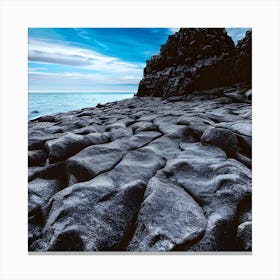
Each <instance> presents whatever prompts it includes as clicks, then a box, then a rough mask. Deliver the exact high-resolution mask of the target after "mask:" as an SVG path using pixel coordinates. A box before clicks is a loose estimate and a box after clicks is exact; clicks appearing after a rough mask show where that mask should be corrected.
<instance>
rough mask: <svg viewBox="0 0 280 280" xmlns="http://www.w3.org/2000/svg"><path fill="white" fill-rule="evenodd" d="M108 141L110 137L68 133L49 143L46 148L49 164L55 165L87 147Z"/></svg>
mask: <svg viewBox="0 0 280 280" xmlns="http://www.w3.org/2000/svg"><path fill="white" fill-rule="evenodd" d="M107 141H108V137H106V136H104V135H103V134H89V135H86V136H81V135H76V134H73V133H68V134H67V135H65V136H63V137H61V138H58V139H53V140H49V141H47V142H46V144H45V147H46V149H47V151H48V152H49V162H50V163H53V162H58V161H62V160H65V159H67V158H69V157H71V156H72V155H74V154H76V153H78V152H79V151H80V150H82V149H84V148H85V147H87V146H90V145H93V144H101V143H105V142H107Z"/></svg>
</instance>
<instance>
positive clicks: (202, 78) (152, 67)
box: [137, 28, 252, 97]
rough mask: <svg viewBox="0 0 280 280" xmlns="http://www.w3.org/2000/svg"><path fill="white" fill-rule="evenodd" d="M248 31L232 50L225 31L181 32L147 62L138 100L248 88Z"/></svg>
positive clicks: (210, 29) (205, 29) (200, 29)
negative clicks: (238, 86)
mask: <svg viewBox="0 0 280 280" xmlns="http://www.w3.org/2000/svg"><path fill="white" fill-rule="evenodd" d="M251 37H252V35H251V31H248V32H247V33H246V37H245V38H244V39H243V40H241V41H239V42H238V44H237V46H236V47H235V46H234V43H233V41H232V39H231V38H230V37H229V36H228V35H227V33H226V30H225V29H224V28H181V29H180V30H179V31H178V32H177V33H176V34H175V35H170V36H169V38H168V40H167V43H166V44H165V45H162V46H161V49H160V54H159V55H155V56H153V57H152V58H151V60H148V61H147V65H146V67H145V69H144V78H143V79H142V80H141V82H140V84H139V88H138V93H137V95H138V96H161V97H166V96H172V95H184V94H186V93H189V92H193V91H195V90H206V89H212V88H217V87H225V86H231V85H233V84H237V83H244V84H246V85H249V86H250V85H251V44H252V43H251Z"/></svg>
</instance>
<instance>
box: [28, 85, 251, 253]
mask: <svg viewBox="0 0 280 280" xmlns="http://www.w3.org/2000/svg"><path fill="white" fill-rule="evenodd" d="M247 91H248V88H239V87H235V88H226V89H218V90H217V89H216V90H211V91H205V92H201V93H200V94H190V95H187V96H181V97H170V98H167V99H165V100H162V99H161V98H155V97H134V98H132V99H127V100H123V101H119V102H113V103H107V104H105V105H103V106H102V107H95V108H87V109H83V110H80V111H74V112H70V113H62V114H57V115H55V116H53V118H47V117H44V118H38V119H37V120H34V121H31V122H29V152H28V153H29V181H30V182H29V192H28V197H29V202H28V204H29V207H28V211H29V250H30V251H69V250H70V251H105V250H106V251H116V250H121V251H141V252H143V251H145V252H150V251H172V250H173V251H174V250H175V251H176V250H181V251H182V250H183V251H225V250H226V251H231V250H235V251H236V250H251V243H250V242H251V233H250V232H251V231H250V230H251V228H250V226H251V215H250V211H251V206H250V200H251V169H250V168H251V102H250V101H249V100H245V99H244V100H241V99H242V98H241V97H240V98H236V96H239V95H240V96H243V95H242V94H240V93H243V92H247ZM229 93H231V94H229ZM229 96H230V97H229ZM81 123H82V124H83V127H81Z"/></svg>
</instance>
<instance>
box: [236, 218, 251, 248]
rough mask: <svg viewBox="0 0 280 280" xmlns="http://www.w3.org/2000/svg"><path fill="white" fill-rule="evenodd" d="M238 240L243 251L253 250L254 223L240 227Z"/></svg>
mask: <svg viewBox="0 0 280 280" xmlns="http://www.w3.org/2000/svg"><path fill="white" fill-rule="evenodd" d="M237 238H238V240H239V242H240V245H241V248H242V249H244V250H246V251H251V250H252V222H244V223H242V224H240V225H239V226H238V228H237Z"/></svg>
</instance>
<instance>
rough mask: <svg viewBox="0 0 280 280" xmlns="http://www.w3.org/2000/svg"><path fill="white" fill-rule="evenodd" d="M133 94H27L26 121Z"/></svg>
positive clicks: (129, 96)
mask: <svg viewBox="0 0 280 280" xmlns="http://www.w3.org/2000/svg"><path fill="white" fill-rule="evenodd" d="M133 95H134V93H127V92H126V93H122V92H102V93H100V92H92V93H88V92H86V93H85V92H82V93H78V92H77V93H73V92H69V93H65V92H63V93H54V92H44V93H41V92H40V93H34V92H32V93H31V92H30V93H28V119H29V120H32V119H34V118H37V117H40V116H43V115H52V114H56V113H60V112H67V111H72V110H78V109H82V108H85V107H94V106H96V105H97V104H98V103H101V104H104V103H107V102H112V101H118V100H122V99H126V98H131V97H133Z"/></svg>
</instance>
